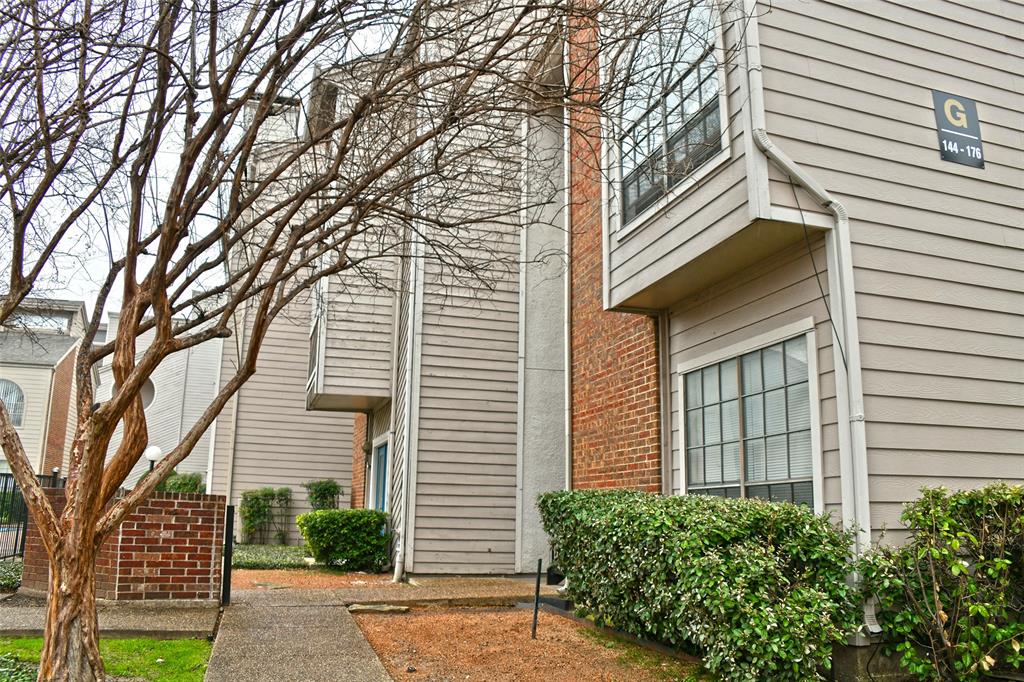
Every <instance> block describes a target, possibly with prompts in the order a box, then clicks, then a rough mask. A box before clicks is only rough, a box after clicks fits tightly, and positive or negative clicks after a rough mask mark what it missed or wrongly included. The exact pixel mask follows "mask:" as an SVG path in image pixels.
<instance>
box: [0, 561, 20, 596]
mask: <svg viewBox="0 0 1024 682" xmlns="http://www.w3.org/2000/svg"><path fill="white" fill-rule="evenodd" d="M21 570H22V564H21V562H20V561H0V592H9V591H10V590H16V589H18V587H19V586H20V585H21Z"/></svg>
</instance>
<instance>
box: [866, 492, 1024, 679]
mask: <svg viewBox="0 0 1024 682" xmlns="http://www.w3.org/2000/svg"><path fill="white" fill-rule="evenodd" d="M921 493H922V496H921V498H920V499H918V500H915V501H914V502H910V503H908V504H906V505H905V506H904V508H903V515H902V516H901V519H902V521H903V523H904V525H905V526H906V527H907V528H908V529H909V530H910V539H909V540H908V542H907V543H906V544H904V545H902V546H898V547H882V548H879V549H877V550H876V551H875V552H874V553H873V554H871V555H870V556H869V557H868V558H867V560H866V561H865V587H866V589H867V590H868V591H869V593H870V592H872V591H873V592H874V594H875V595H876V596H877V597H878V600H879V609H878V616H879V621H880V623H881V624H882V627H883V629H884V631H885V636H886V639H887V640H889V642H890V644H889V649H890V652H893V651H895V652H897V653H899V655H900V658H901V661H902V663H903V665H904V667H906V668H907V669H908V670H909V671H911V672H913V673H915V674H916V675H917V676H918V677H920V678H921V679H923V680H931V679H942V680H953V679H955V680H980V679H983V677H984V675H985V673H987V672H988V671H989V670H991V669H993V668H1001V669H1004V670H1005V669H1013V670H1020V669H1021V668H1022V667H1024V655H1022V653H1024V652H1022V648H1024V486H1019V485H1018V486H1009V485H1005V484H995V485H991V486H988V487H986V488H981V489H979V490H971V491H963V492H956V493H952V494H950V493H949V491H948V490H946V489H945V488H930V489H929V488H926V489H924V490H922V491H921Z"/></svg>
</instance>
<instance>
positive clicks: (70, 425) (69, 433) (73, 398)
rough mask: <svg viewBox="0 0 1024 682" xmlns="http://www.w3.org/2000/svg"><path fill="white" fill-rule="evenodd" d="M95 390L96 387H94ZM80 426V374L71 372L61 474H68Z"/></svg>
mask: <svg viewBox="0 0 1024 682" xmlns="http://www.w3.org/2000/svg"><path fill="white" fill-rule="evenodd" d="M94 390H95V388H94ZM77 428H78V374H77V372H74V371H72V374H71V395H70V396H69V397H68V422H67V429H66V430H65V432H64V454H63V456H62V458H61V464H60V470H61V475H62V476H66V475H67V473H68V468H69V467H70V464H71V449H72V447H73V446H74V444H75V430H76V429H77Z"/></svg>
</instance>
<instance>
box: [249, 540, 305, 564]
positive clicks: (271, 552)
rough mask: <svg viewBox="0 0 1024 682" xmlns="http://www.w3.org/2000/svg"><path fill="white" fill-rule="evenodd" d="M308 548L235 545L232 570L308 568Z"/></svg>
mask: <svg viewBox="0 0 1024 682" xmlns="http://www.w3.org/2000/svg"><path fill="white" fill-rule="evenodd" d="M306 556H308V555H307V554H306V548H305V547H291V546H288V545H235V548H234V552H233V553H232V555H231V567H232V568H306V566H307V564H306Z"/></svg>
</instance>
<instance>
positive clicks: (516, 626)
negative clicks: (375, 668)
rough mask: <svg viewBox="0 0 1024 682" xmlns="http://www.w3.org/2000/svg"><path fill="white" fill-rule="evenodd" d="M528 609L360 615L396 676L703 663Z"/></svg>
mask: <svg viewBox="0 0 1024 682" xmlns="http://www.w3.org/2000/svg"><path fill="white" fill-rule="evenodd" d="M532 617H533V614H532V612H531V611H530V610H528V609H446V608H430V609H417V610H413V611H410V612H409V613H405V614H358V615H357V616H356V620H357V621H358V623H359V627H361V628H362V630H363V633H364V634H365V635H366V638H367V639H368V640H369V641H370V644H371V645H372V646H373V648H374V650H375V651H376V652H377V655H378V656H380V659H381V661H382V662H383V663H384V665H385V667H386V668H387V669H388V672H389V673H390V674H391V676H392V677H393V678H394V679H395V680H400V681H405V680H423V681H426V682H447V681H449V680H451V681H455V680H459V681H460V682H465V681H467V680H468V681H469V682H520V681H521V682H534V681H535V680H558V681H560V682H575V681H576V680H587V681H590V680H594V681H597V680H600V681H601V682H619V681H621V682H649V681H655V680H689V679H697V678H695V677H694V674H695V671H696V669H697V663H696V661H694V660H689V659H676V658H673V657H670V656H666V655H664V654H661V653H658V652H655V651H651V650H649V649H646V648H643V647H640V646H637V645H635V644H632V643H629V642H624V641H620V640H618V639H613V638H612V637H609V636H607V635H604V634H602V633H598V632H596V631H594V630H593V629H591V628H588V627H586V626H583V625H580V624H579V623H577V622H575V621H572V620H570V619H568V618H564V617H562V616H558V615H554V614H551V613H546V612H541V614H540V623H539V625H538V628H537V639H536V641H534V640H531V639H530V624H531V619H532Z"/></svg>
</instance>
